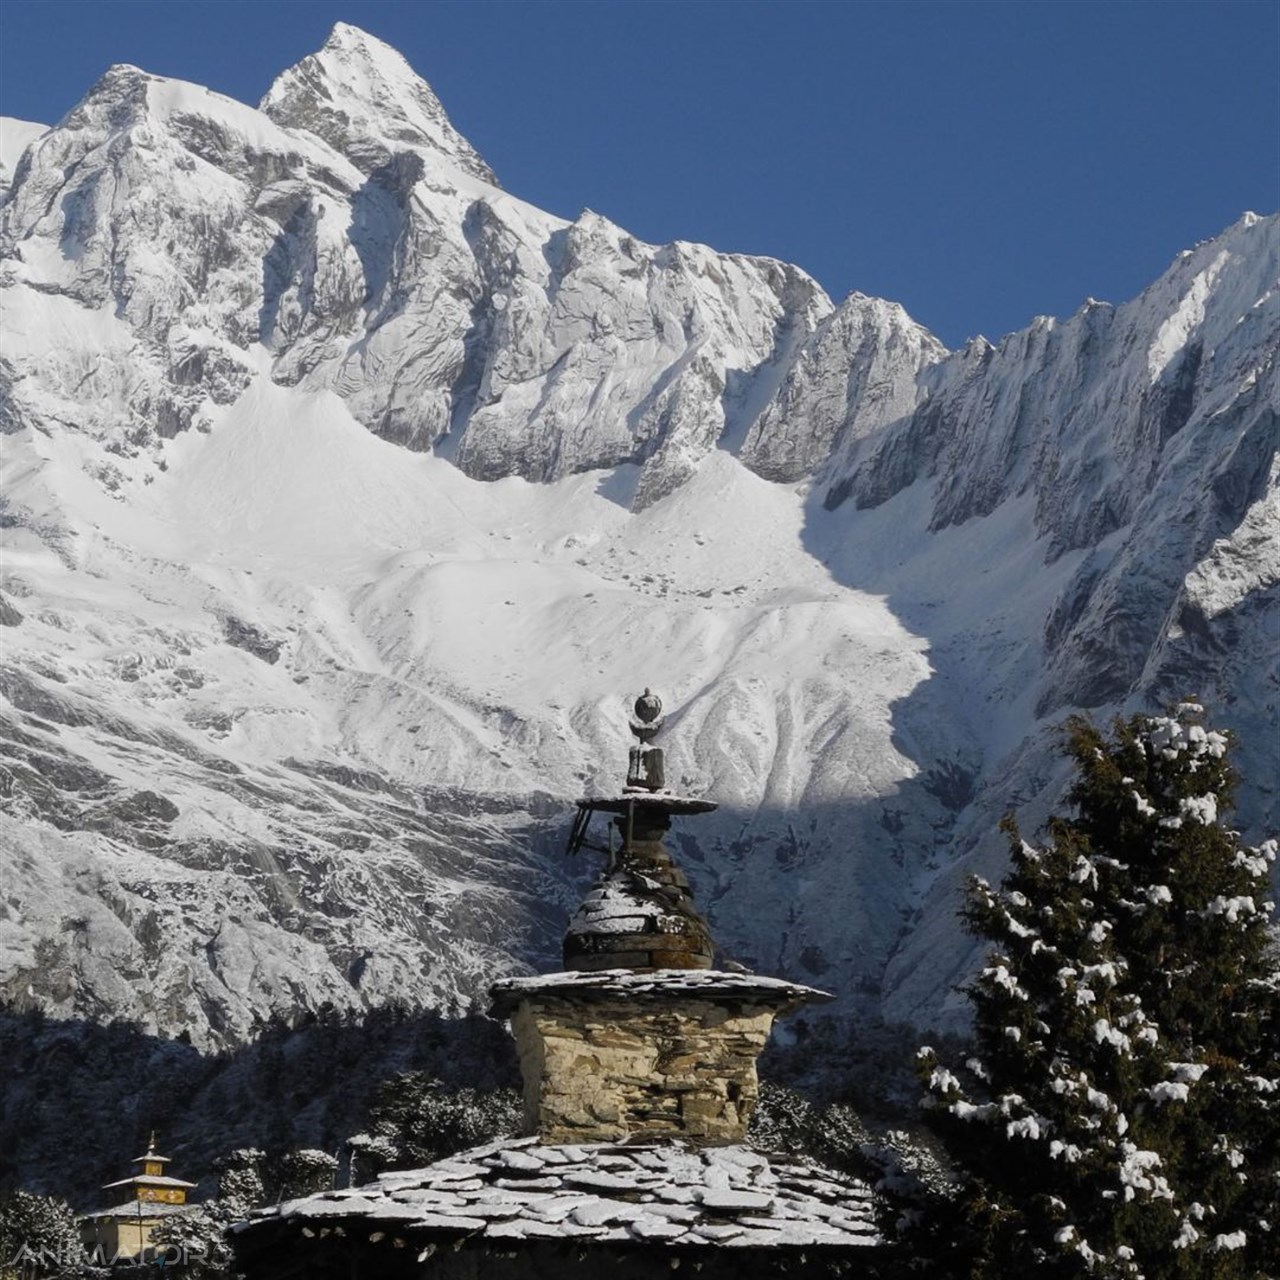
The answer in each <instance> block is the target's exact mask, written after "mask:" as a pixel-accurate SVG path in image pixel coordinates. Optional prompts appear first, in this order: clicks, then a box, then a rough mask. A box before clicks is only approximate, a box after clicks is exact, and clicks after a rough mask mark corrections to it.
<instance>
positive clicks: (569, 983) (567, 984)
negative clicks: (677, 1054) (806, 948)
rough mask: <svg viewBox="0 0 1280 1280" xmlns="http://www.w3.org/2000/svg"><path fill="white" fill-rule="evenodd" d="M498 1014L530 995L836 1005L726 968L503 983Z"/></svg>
mask: <svg viewBox="0 0 1280 1280" xmlns="http://www.w3.org/2000/svg"><path fill="white" fill-rule="evenodd" d="M489 994H490V996H491V997H492V999H493V1012H494V1014H495V1016H497V1017H503V1016H505V1014H506V1013H507V1012H509V1011H510V1010H511V1009H512V1008H514V1006H515V1005H516V1004H517V1003H518V1002H519V1001H520V1000H521V999H523V998H524V997H526V996H535V995H541V996H557V995H564V994H573V995H575V996H577V997H582V996H601V997H603V996H615V995H626V996H638V995H662V996H663V997H672V996H675V997H679V996H686V995H687V996H723V997H725V998H726V999H732V1000H766V1001H769V1002H777V1001H778V999H779V998H780V997H781V998H783V999H786V1000H796V1001H802V1000H803V1001H810V1000H831V999H833V997H832V996H831V994H830V993H829V992H826V991H819V990H818V989H817V988H816V987H806V986H802V985H801V984H800V983H798V982H787V981H785V980H784V979H782V978H762V977H760V975H759V974H754V973H726V972H724V971H723V970H720V969H651V970H649V971H648V972H645V971H643V970H635V969H597V970H577V969H570V970H566V971H565V972H563V973H539V974H535V975H534V976H532V977H528V978H502V979H500V980H499V981H497V982H495V983H494V984H493V986H491V987H490V988H489Z"/></svg>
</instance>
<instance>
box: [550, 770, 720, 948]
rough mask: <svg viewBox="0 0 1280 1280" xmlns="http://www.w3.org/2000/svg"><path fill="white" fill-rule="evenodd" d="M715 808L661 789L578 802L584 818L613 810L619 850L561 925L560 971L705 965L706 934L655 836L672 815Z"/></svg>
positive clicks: (682, 882)
mask: <svg viewBox="0 0 1280 1280" xmlns="http://www.w3.org/2000/svg"><path fill="white" fill-rule="evenodd" d="M715 807H716V806H715V805H714V804H712V803H711V802H710V801H708V800H694V799H690V798H689V797H686V796H677V795H673V794H671V793H670V792H667V791H659V792H652V791H643V790H627V791H624V792H623V793H622V794H621V795H618V796H608V797H602V798H600V799H593V800H579V801H578V808H579V810H580V811H582V812H583V813H584V814H586V815H587V816H589V815H590V813H591V812H593V811H595V810H602V811H603V812H605V813H611V814H613V815H615V816H614V818H613V826H614V828H616V831H617V836H618V840H619V845H620V848H619V850H618V852H617V853H616V855H615V856H614V859H613V861H612V863H611V865H610V866H609V867H608V868H607V870H606V871H605V873H604V875H603V876H602V877H601V879H600V881H599V882H598V883H597V884H596V886H595V887H594V888H593V889H592V890H591V891H590V892H589V893H588V895H587V897H586V899H585V901H584V902H583V903H582V905H581V906H580V907H579V908H578V910H577V911H576V912H575V913H574V915H573V918H572V919H571V920H570V922H569V928H568V931H567V932H566V934H565V939H564V963H565V968H567V969H583V970H605V969H618V968H627V969H710V968H711V965H712V962H713V958H714V953H715V948H714V945H713V943H712V941H711V931H710V929H709V928H708V926H707V922H706V920H704V919H703V917H702V915H701V914H700V913H699V911H698V909H697V907H696V906H695V905H694V901H693V891H692V889H691V888H690V886H689V881H688V880H687V879H686V878H685V875H684V873H683V872H682V871H681V870H680V868H679V867H677V866H676V864H675V862H674V861H673V860H672V858H671V854H670V853H669V852H668V851H667V848H666V846H665V845H664V843H663V837H664V836H665V835H666V833H667V831H668V830H669V829H670V827H671V819H672V817H673V816H674V815H677V814H695V813H710V812H711V811H712V810H713V809H714V808H715Z"/></svg>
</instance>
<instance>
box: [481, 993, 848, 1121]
mask: <svg viewBox="0 0 1280 1280" xmlns="http://www.w3.org/2000/svg"><path fill="white" fill-rule="evenodd" d="M492 994H493V1000H494V1005H493V1013H494V1015H495V1016H496V1017H509V1018H510V1019H511V1028H512V1031H513V1032H514V1033H515V1037H516V1046H517V1048H518V1050H519V1054H520V1071H521V1075H522V1076H523V1078H524V1104H525V1116H524V1127H525V1132H526V1133H530V1134H534V1133H536V1134H539V1135H540V1136H541V1138H542V1141H543V1142H548V1143H562V1142H608V1141H619V1140H623V1139H628V1138H638V1137H645V1138H681V1139H685V1140H687V1141H691V1142H695V1143H705V1144H717V1143H735V1142H742V1141H743V1140H744V1139H745V1137H746V1132H747V1125H748V1123H749V1121H750V1119H751V1114H752V1112H753V1111H754V1109H755V1104H756V1098H757V1096H758V1092H759V1082H758V1078H757V1075H756V1059H757V1057H758V1056H759V1054H760V1052H761V1050H762V1049H763V1048H764V1046H765V1043H766V1041H767V1040H768V1038H769V1032H770V1029H771V1028H772V1026H773V1020H774V1018H775V1017H777V1016H778V1015H779V1014H782V1013H786V1012H788V1011H790V1010H791V1009H793V1008H795V1007H796V1006H798V1005H800V1004H805V1003H808V1002H809V1001H813V1000H828V999H830V998H831V997H830V996H829V995H827V994H826V993H825V992H822V991H817V990H815V989H814V988H812V987H805V986H801V985H799V984H798V983H794V982H783V981H781V980H779V979H775V978H762V977H758V976H756V975H752V974H737V973H719V972H716V971H714V970H691V969H668V970H659V971H655V972H635V971H632V970H623V969H620V970H614V971H611V972H598V973H586V972H568V973H558V974H544V975H542V976H540V977H536V978H508V979H506V980H505V981H502V982H499V983H497V984H495V986H494V987H493V988H492Z"/></svg>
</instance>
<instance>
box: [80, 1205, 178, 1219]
mask: <svg viewBox="0 0 1280 1280" xmlns="http://www.w3.org/2000/svg"><path fill="white" fill-rule="evenodd" d="M139 1205H141V1206H142V1208H141V1211H139V1208H138V1206H139ZM195 1207H196V1206H195V1205H193V1204H167V1203H166V1202H165V1201H163V1200H126V1201H125V1202H124V1204H118V1205H116V1206H115V1207H114V1208H111V1209H95V1210H94V1211H93V1212H92V1213H82V1214H81V1215H80V1216H79V1218H78V1219H77V1221H79V1222H92V1221H93V1220H94V1219H95V1218H140V1219H141V1220H142V1221H143V1222H147V1221H148V1220H150V1219H154V1218H168V1217H170V1216H172V1215H173V1214H175V1213H190V1212H191V1211H192V1210H193V1209H194V1208H195Z"/></svg>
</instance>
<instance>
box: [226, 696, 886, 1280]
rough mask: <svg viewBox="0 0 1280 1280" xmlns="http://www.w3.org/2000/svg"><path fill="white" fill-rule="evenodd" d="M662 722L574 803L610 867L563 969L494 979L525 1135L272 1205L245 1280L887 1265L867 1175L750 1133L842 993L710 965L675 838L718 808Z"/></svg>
mask: <svg viewBox="0 0 1280 1280" xmlns="http://www.w3.org/2000/svg"><path fill="white" fill-rule="evenodd" d="M661 727H662V715H661V702H660V701H659V700H658V699H657V698H656V697H654V695H652V694H651V693H650V692H649V691H648V690H647V689H646V690H645V692H644V694H643V695H642V696H641V697H640V698H639V699H637V701H636V703H635V707H634V714H633V715H632V717H631V730H632V733H633V734H634V736H635V738H636V745H635V746H634V747H633V748H632V750H631V753H630V761H629V767H628V770H627V781H626V784H625V785H624V786H623V787H622V788H621V789H620V790H619V791H618V792H617V793H616V794H613V795H605V796H598V797H592V798H589V799H584V800H580V801H578V814H577V818H576V820H575V822H574V825H573V831H572V835H571V837H570V849H571V850H573V851H576V850H579V849H583V848H587V849H594V850H597V851H599V852H601V853H603V854H604V855H605V856H606V858H607V862H606V865H605V867H604V870H603V873H602V874H601V876H600V878H599V879H598V881H597V882H596V883H595V885H594V886H593V887H592V888H591V889H590V891H589V892H588V893H587V895H586V898H585V899H584V900H583V902H582V905H581V906H580V907H579V908H578V910H577V911H576V912H575V913H574V915H573V917H572V918H571V920H570V921H569V926H568V929H567V931H566V934H565V939H564V966H565V967H564V969H563V970H562V971H560V972H558V973H548V974H541V975H538V976H534V977H524V978H505V979H502V980H500V981H498V982H496V983H495V984H494V985H493V987H492V989H491V995H492V1001H493V1006H492V1012H493V1014H494V1016H496V1017H501V1018H506V1019H509V1020H510V1023H511V1027H512V1030H513V1032H514V1034H515V1038H516V1043H517V1047H518V1049H519V1055H520V1068H521V1072H522V1075H523V1077H524V1124H523V1130H524V1131H523V1134H522V1135H521V1136H518V1137H513V1138H507V1139H501V1140H498V1141H495V1142H491V1143H488V1144H486V1145H485V1146H482V1147H477V1148H474V1149H472V1150H470V1151H465V1152H461V1153H459V1154H458V1155H456V1156H452V1157H449V1158H447V1159H445V1160H440V1161H437V1162H436V1163H435V1164H433V1165H430V1166H428V1167H427V1168H425V1169H416V1170H405V1171H396V1172H388V1173H385V1174H383V1175H381V1177H379V1178H378V1179H377V1181H376V1182H374V1183H371V1184H369V1185H366V1186H361V1187H352V1188H347V1189H344V1190H335V1191H327V1192H322V1193H320V1194H318V1195H313V1196H309V1197H306V1198H305V1199H302V1200H297V1201H293V1202H290V1203H286V1204H283V1205H279V1206H276V1207H275V1208H273V1209H270V1210H264V1211H260V1212H259V1214H258V1215H257V1216H256V1218H255V1219H254V1220H253V1221H251V1222H249V1223H247V1224H242V1225H241V1226H240V1227H239V1228H238V1229H237V1231H236V1252H237V1258H238V1263H239V1266H240V1268H241V1269H242V1270H243V1271H244V1272H245V1273H246V1275H247V1276H248V1277H249V1280H257V1278H259V1277H284V1276H294V1275H306V1276H308V1277H315V1278H317V1280H324V1278H326V1277H334V1278H335V1280H336V1277H339V1276H340V1277H343V1280H350V1278H351V1277H379V1280H397V1278H398V1277H415V1278H417V1277H423V1278H425V1277H443V1278H445V1280H459V1278H461V1277H468V1278H470V1277H484V1278H485V1280H541V1278H542V1277H546V1278H547V1280H552V1278H554V1280H598V1277H601V1276H608V1277H609V1280H644V1278H646V1277H659V1276H663V1277H666V1276H669V1275H670V1274H671V1272H672V1271H673V1270H678V1269H679V1268H681V1267H682V1266H685V1265H686V1264H687V1265H688V1267H689V1269H690V1270H691V1271H696V1272H697V1273H698V1275H699V1277H700V1280H719V1278H720V1277H724V1278H725V1280H728V1278H729V1277H735V1278H737V1277H742V1276H772V1275H780V1276H781V1275H785V1276H831V1275H847V1276H854V1275H856V1276H861V1277H874V1276H878V1275H881V1274H883V1271H882V1267H883V1266H884V1265H885V1263H886V1254H885V1250H884V1246H883V1242H882V1240H881V1238H880V1236H879V1233H878V1231H877V1228H876V1223H875V1213H874V1204H873V1197H872V1194H871V1191H870V1190H869V1188H868V1187H867V1186H866V1185H865V1184H863V1183H861V1182H859V1181H857V1180H856V1179H853V1178H850V1177H848V1176H847V1175H844V1174H841V1173H837V1172H835V1171H833V1170H830V1169H826V1168H822V1167H819V1166H816V1165H814V1164H812V1163H808V1162H806V1161H804V1160H803V1159H797V1158H796V1157H791V1156H788V1157H778V1156H772V1155H770V1154H769V1153H768V1152H764V1151H758V1150H756V1149H754V1148H753V1147H752V1146H751V1145H750V1144H749V1142H748V1139H747V1127H748V1124H749V1121H750V1118H751V1113H752V1111H753V1109H754V1106H755V1102H756V1097H757V1091H758V1083H757V1076H756V1059H757V1057H758V1056H759V1054H760V1052H761V1050H762V1049H763V1048H764V1046H765V1043H766V1041H767V1040H768V1037H769V1032H770V1028H771V1027H772V1025H773V1021H774V1019H775V1018H776V1017H778V1016H779V1015H780V1014H783V1013H786V1012H788V1011H790V1010H792V1009H795V1008H796V1007H798V1006H800V1005H802V1004H805V1003H807V1002H809V1001H813V1000H824V999H829V998H830V997H828V996H827V995H826V994H825V993H823V992H820V991H815V990H814V989H813V988H811V987H806V986H801V985H799V984H796V983H792V982H787V981H785V980H782V979H779V978H770V977H762V976H758V975H755V974H749V973H744V972H727V971H724V970H717V969H715V968H713V967H712V966H713V960H714V947H713V944H712V940H711V933H710V929H709V928H708V926H707V922H706V920H705V919H704V918H703V917H702V915H701V914H700V913H699V912H698V910H697V907H696V905H695V903H694V899H693V894H692V890H691V888H690V886H689V882H688V881H687V880H686V879H685V877H684V875H683V874H682V872H681V871H680V869H679V868H678V867H677V866H676V864H675V862H674V860H673V858H672V857H671V853H670V851H669V850H668V848H667V847H666V844H665V843H664V837H665V835H666V833H667V831H668V830H669V828H670V826H671V822H672V819H673V818H676V817H679V816H688V815H695V814H701V813H707V812H710V811H711V810H713V809H714V808H715V807H716V806H715V805H714V804H712V803H711V802H709V801H706V800H700V799H694V798H690V797H686V796H679V795H676V794H674V793H673V792H671V791H670V790H669V789H668V788H667V787H666V783H665V776H666V770H665V758H664V753H663V750H662V748H660V747H656V746H654V745H653V741H654V739H655V738H656V736H657V734H658V733H659V731H660V730H661ZM597 814H604V815H607V817H608V819H609V821H608V825H607V828H606V838H605V840H604V841H603V842H600V843H593V841H592V840H591V839H590V837H591V835H592V820H593V818H594V817H595V816H596V815H597Z"/></svg>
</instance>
